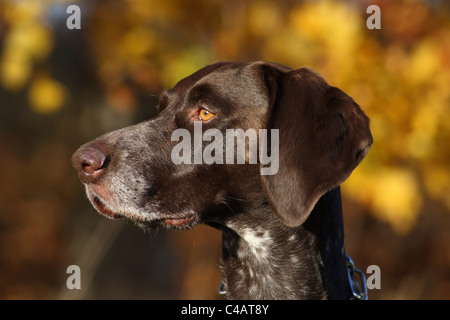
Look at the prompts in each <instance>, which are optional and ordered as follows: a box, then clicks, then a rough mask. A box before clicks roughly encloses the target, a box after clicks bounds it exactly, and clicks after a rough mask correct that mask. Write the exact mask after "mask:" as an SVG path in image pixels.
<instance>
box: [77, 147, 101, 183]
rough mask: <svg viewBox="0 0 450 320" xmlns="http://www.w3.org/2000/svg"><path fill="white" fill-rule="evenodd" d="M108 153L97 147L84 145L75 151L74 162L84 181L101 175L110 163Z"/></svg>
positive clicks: (91, 180) (90, 180)
mask: <svg viewBox="0 0 450 320" xmlns="http://www.w3.org/2000/svg"><path fill="white" fill-rule="evenodd" d="M109 161H110V160H109V157H108V155H107V154H106V153H105V152H103V151H101V150H100V149H98V148H96V147H84V148H81V149H79V150H78V151H77V152H75V153H74V155H73V157H72V162H73V165H74V167H75V168H76V169H77V170H78V173H79V176H80V178H81V179H82V180H83V181H84V182H93V181H95V180H96V179H98V178H99V177H100V175H101V174H102V173H103V171H104V169H105V168H106V167H107V166H108V163H109Z"/></svg>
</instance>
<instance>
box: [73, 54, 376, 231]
mask: <svg viewBox="0 0 450 320" xmlns="http://www.w3.org/2000/svg"><path fill="white" fill-rule="evenodd" d="M371 144H372V136H371V134H370V130H369V120H368V118H367V117H366V116H365V115H364V113H363V112H362V111H361V109H360V108H359V106H358V105H357V104H356V103H355V102H354V101H353V99H352V98H350V97H349V96H348V95H346V94H345V93H344V92H342V91H341V90H339V89H337V88H335V87H332V86H330V85H328V84H327V83H326V82H325V81H324V80H323V79H322V78H321V77H320V76H319V75H317V74H316V73H314V72H313V71H311V70H309V69H306V68H302V69H298V70H292V69H290V68H287V67H284V66H281V65H277V64H271V63H264V62H255V63H217V64H213V65H210V66H207V67H205V68H203V69H201V70H199V71H197V72H196V73H194V74H192V75H191V76H189V77H187V78H185V79H183V80H181V81H180V82H179V83H178V84H177V85H176V86H175V87H174V88H172V89H171V90H168V91H166V92H164V93H163V94H162V95H161V98H160V103H159V114H158V116H157V117H155V118H154V119H151V120H148V121H145V122H142V123H140V124H137V125H134V126H131V127H127V128H124V129H121V130H117V131H114V132H111V133H108V134H105V135H103V136H100V137H99V138H97V139H95V140H93V141H91V142H89V143H87V144H85V145H83V146H82V147H80V149H78V150H77V151H76V152H75V154H74V155H73V157H72V162H73V165H74V167H75V168H76V169H77V170H78V175H79V177H80V179H81V180H82V181H83V183H84V184H85V185H86V191H87V195H88V197H89V199H90V201H91V202H92V204H93V205H94V207H95V208H96V209H97V210H98V211H99V212H100V213H102V214H104V215H106V216H108V217H110V218H119V217H128V218H130V219H132V220H134V221H135V222H136V223H138V224H139V225H141V226H143V227H153V226H157V225H164V226H171V227H177V228H189V227H192V226H193V225H195V224H196V223H198V222H203V221H209V220H217V219H219V220H220V219H221V218H220V217H222V218H225V217H224V216H225V215H236V214H240V213H242V212H245V207H246V206H247V205H248V203H250V202H252V203H253V204H254V203H255V202H259V203H267V202H268V203H269V204H270V206H271V207H272V209H273V211H274V212H275V214H276V215H277V216H278V217H279V218H280V220H281V221H282V222H283V223H284V224H286V225H288V226H298V225H300V224H302V223H303V222H304V221H305V220H306V218H307V217H308V215H309V213H310V212H311V210H312V209H313V207H314V205H315V203H316V202H317V201H318V199H319V198H320V197H321V196H322V195H323V194H324V193H326V192H327V191H328V190H331V189H332V188H334V187H336V186H338V185H339V184H340V183H342V182H343V181H344V180H345V179H346V178H347V177H348V176H349V175H350V173H351V172H352V170H353V169H354V168H355V167H356V166H357V165H358V163H359V162H360V161H361V160H362V158H363V157H364V156H365V155H366V153H367V152H368V150H369V148H370V145H371ZM242 146H244V147H242ZM267 160H268V161H267ZM268 169H272V170H268ZM224 208H225V210H224ZM224 212H227V213H224Z"/></svg>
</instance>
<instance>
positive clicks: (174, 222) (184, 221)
mask: <svg viewBox="0 0 450 320" xmlns="http://www.w3.org/2000/svg"><path fill="white" fill-rule="evenodd" d="M194 220H195V216H194V215H193V214H190V215H187V216H185V217H182V218H177V219H163V220H162V222H163V223H165V224H167V225H169V226H172V227H176V228H186V227H188V226H189V225H190V224H191V223H192V222H193V221H194Z"/></svg>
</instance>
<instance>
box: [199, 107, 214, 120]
mask: <svg viewBox="0 0 450 320" xmlns="http://www.w3.org/2000/svg"><path fill="white" fill-rule="evenodd" d="M212 117H214V113H212V112H210V111H208V110H206V109H204V108H202V109H200V112H199V113H198V118H199V119H200V120H202V121H208V120H209V119H211V118H212Z"/></svg>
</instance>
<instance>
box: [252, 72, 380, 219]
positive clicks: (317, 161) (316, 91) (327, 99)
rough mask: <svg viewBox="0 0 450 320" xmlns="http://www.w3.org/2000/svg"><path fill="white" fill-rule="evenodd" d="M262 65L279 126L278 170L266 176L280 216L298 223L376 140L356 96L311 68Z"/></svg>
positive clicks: (272, 121) (273, 122) (271, 116)
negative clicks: (334, 85)
mask: <svg viewBox="0 0 450 320" xmlns="http://www.w3.org/2000/svg"><path fill="white" fill-rule="evenodd" d="M263 68H264V70H265V72H264V76H265V84H266V87H267V89H268V96H269V110H268V112H269V113H268V119H267V129H278V130H279V131H278V133H279V170H278V173H276V174H274V175H261V179H262V182H263V186H264V189H265V191H266V194H267V197H268V200H269V203H270V204H271V206H272V208H273V209H274V211H275V213H276V215H277V216H278V217H279V219H280V220H281V221H282V222H283V223H284V224H286V225H288V226H292V227H295V226H299V225H300V224H302V223H303V222H304V221H305V220H306V219H307V218H308V216H309V214H310V213H311V211H312V209H313V208H314V205H315V204H316V202H317V201H318V200H319V198H320V197H321V196H322V195H323V194H325V193H326V192H327V191H329V190H331V189H333V188H335V187H336V186H338V185H340V184H341V183H342V182H343V181H344V180H345V179H347V177H348V176H349V175H350V173H351V172H352V171H353V169H354V168H355V167H356V166H357V165H358V163H359V162H360V161H361V160H362V159H363V158H364V156H365V155H366V154H367V152H368V151H369V148H370V146H371V144H372V141H373V140H372V135H371V133H370V129H369V118H368V117H367V116H366V115H365V114H364V113H363V112H362V111H361V109H360V108H359V106H358V105H357V104H356V103H355V102H354V101H353V99H352V98H351V97H349V96H348V95H347V94H345V93H344V92H342V91H341V90H340V89H338V88H335V87H332V86H329V85H328V84H327V83H326V82H325V80H324V79H323V78H322V77H320V76H319V75H317V74H316V73H314V72H313V71H311V70H309V69H307V68H301V69H298V70H290V71H289V70H286V69H285V68H278V67H276V66H273V65H266V66H263ZM269 131H270V130H269ZM268 146H270V143H269V144H268Z"/></svg>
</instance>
